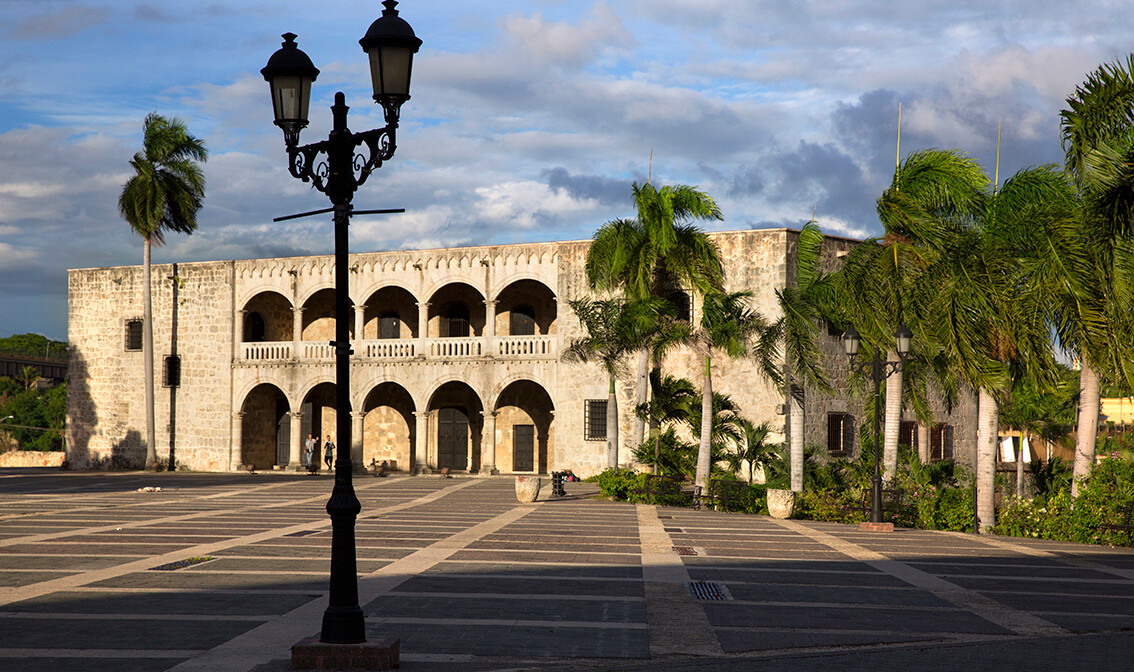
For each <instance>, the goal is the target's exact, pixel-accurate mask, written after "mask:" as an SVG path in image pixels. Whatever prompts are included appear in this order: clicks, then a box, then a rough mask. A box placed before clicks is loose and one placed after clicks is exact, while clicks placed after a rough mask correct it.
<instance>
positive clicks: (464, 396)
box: [429, 381, 484, 473]
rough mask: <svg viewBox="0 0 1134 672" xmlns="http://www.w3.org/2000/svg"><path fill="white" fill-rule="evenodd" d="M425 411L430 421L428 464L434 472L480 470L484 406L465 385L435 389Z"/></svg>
mask: <svg viewBox="0 0 1134 672" xmlns="http://www.w3.org/2000/svg"><path fill="white" fill-rule="evenodd" d="M429 409H430V411H432V412H433V413H431V415H432V416H433V417H434V422H433V431H432V432H431V435H432V438H433V439H434V440H433V441H432V445H431V446H430V451H429V452H430V455H429V463H430V464H431V465H433V466H436V467H437V468H438V469H444V468H446V467H448V468H449V469H451V470H453V471H468V472H470V473H471V472H473V471H476V470H477V469H478V468H479V467H480V450H481V434H482V433H483V430H484V417H483V410H484V405H483V404H482V403H481V401H480V397H479V396H477V393H476V392H475V391H474V390H473V389H472V388H471V387H469V386H468V384H466V383H461V382H455V381H454V382H449V383H445V384H444V385H442V386H441V387H439V388H437V391H436V392H434V393H433V398H432V399H431V400H430V403H429Z"/></svg>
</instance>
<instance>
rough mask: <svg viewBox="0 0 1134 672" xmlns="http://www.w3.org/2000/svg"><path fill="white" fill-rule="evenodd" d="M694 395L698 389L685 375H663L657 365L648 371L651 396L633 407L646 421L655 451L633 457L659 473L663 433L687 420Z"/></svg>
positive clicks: (695, 395)
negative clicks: (645, 455)
mask: <svg viewBox="0 0 1134 672" xmlns="http://www.w3.org/2000/svg"><path fill="white" fill-rule="evenodd" d="M697 396H698V395H697V388H695V387H693V383H691V382H689V381H688V380H686V379H685V378H675V377H673V376H664V377H663V376H662V374H661V370H660V369H656V368H655V369H654V370H652V371H650V399H649V401H647V402H646V403H644V404H641V405H639V406H638V407H637V409H635V410H636V413H637V415H638V417H640V418H643V419H644V420H646V421H648V422H649V426H650V439H651V442H652V443H653V446H654V452H653V456H652V459H640V458H639V457H638V454H637V453H635V459H636V460H638V461H639V462H642V463H643V464H652V465H654V473H655V474H657V473H659V465H660V463H661V461H660V453H661V444H662V435H663V434H664V433H665V432H666V431H668V430H669V429H672V427H673V425H675V424H680V423H688V422H689V409H690V407H691V406H692V405H693V403H694V399H696V397H697ZM643 445H644V444H643ZM643 454H648V453H643Z"/></svg>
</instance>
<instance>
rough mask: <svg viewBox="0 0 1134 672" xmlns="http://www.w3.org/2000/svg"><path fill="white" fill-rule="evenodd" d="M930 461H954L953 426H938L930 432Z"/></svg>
mask: <svg viewBox="0 0 1134 672" xmlns="http://www.w3.org/2000/svg"><path fill="white" fill-rule="evenodd" d="M929 459H931V460H951V459H953V425H943V424H936V425H934V426H933V429H932V430H931V431H930V432H929Z"/></svg>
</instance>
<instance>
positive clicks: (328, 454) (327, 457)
mask: <svg viewBox="0 0 1134 672" xmlns="http://www.w3.org/2000/svg"><path fill="white" fill-rule="evenodd" d="M334 460H335V444H333V443H331V438H330V437H327V444H326V445H325V446H323V461H324V462H326V463H327V468H328V469H330V468H332V467H333V466H334Z"/></svg>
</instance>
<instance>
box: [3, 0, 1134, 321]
mask: <svg viewBox="0 0 1134 672" xmlns="http://www.w3.org/2000/svg"><path fill="white" fill-rule="evenodd" d="M380 10H381V7H380V6H379V3H378V2H377V1H376V0H367V1H365V2H363V1H357V0H331V1H324V2H312V1H310V0H272V1H271V2H267V1H266V0H180V1H179V2H177V3H168V2H156V1H151V2H143V1H140V0H138V1H136V0H90V1H88V2H66V1H62V0H0V336H7V335H9V334H13V333H24V332H29V331H31V332H38V333H43V334H45V335H47V336H49V337H52V338H57V339H65V338H66V332H67V325H66V321H67V296H66V294H67V273H66V272H67V269H68V268H86V267H95V266H113V265H124V264H137V263H140V262H141V257H142V246H141V239H140V238H138V237H137V236H136V235H134V234H133V233H131V231H130V230H129V227H128V225H127V224H126V223H125V222H124V221H123V220H122V219H121V218H120V217H119V215H118V213H117V208H116V204H117V197H118V194H119V192H120V191H121V187H122V185H123V183H124V182H125V181H126V180H127V179H128V178H129V176H130V167H129V164H128V161H129V159H130V157H131V156H132V154H133V153H134V152H135V151H137V150H138V149H139V148H140V145H141V124H142V120H143V118H144V117H145V115H146V114H147V113H149V112H151V111H157V112H159V113H160V114H163V115H167V116H176V117H179V118H181V119H182V120H184V121H185V122H186V124H187V125H188V126H189V128H190V130H191V131H192V132H193V133H194V134H195V135H197V136H198V137H201V138H202V139H204V140H205V142H206V143H207V145H208V147H209V150H210V153H211V155H210V159H209V162H208V164H207V165H206V166H205V172H206V176H207V179H208V187H207V195H206V199H205V206H204V209H203V210H202V211H201V213H200V217H199V224H200V228H199V230H198V231H197V232H196V233H195V234H193V235H191V236H179V235H174V236H170V237H169V238H168V240H167V245H166V246H165V247H163V248H160V249H157V250H155V255H154V258H155V261H193V260H213V259H234V258H235V259H238V258H248V257H262V256H277V255H302V254H323V253H328V252H331V251H332V249H333V241H332V237H331V226H330V221H329V219H327V218H325V217H320V218H310V219H306V220H298V221H291V222H285V223H280V224H273V223H272V221H271V220H272V217H274V216H279V215H285V214H290V213H294V212H301V211H305V210H314V209H317V208H322V207H326V205H327V204H328V202H327V200H326V198H325V197H324V196H323V195H322V194H320V193H318V192H316V191H313V190H311V189H310V188H309V187H308V186H307V185H305V184H303V183H301V182H299V181H298V180H295V179H293V178H291V177H290V176H289V175H288V174H287V172H286V159H285V153H284V151H283V140H282V134H281V133H280V132H279V130H278V129H277V128H275V127H274V126H273V125H272V123H271V120H272V119H271V117H272V113H271V103H270V99H269V96H268V87H267V84H266V83H265V82H264V81H263V79H262V78H261V77H260V74H259V70H260V68H261V67H263V66H264V64H265V63H266V62H267V59H268V57H269V56H270V55H271V54H272V52H274V51H275V50H276V49H277V48H278V47H279V44H280V37H279V35H280V34H281V33H284V32H287V31H291V32H295V33H297V34H298V35H299V39H298V43H299V45H300V47H301V48H302V49H303V50H304V51H306V52H307V54H308V55H309V56H310V57H311V59H312V60H313V61H314V63H315V65H316V66H317V67H318V68H319V69H320V70H321V74H320V76H319V78H318V80H317V81H316V82H315V87H314V92H313V101H312V105H311V116H312V122H311V126H310V127H309V128H308V130H307V131H306V132H305V134H304V136H303V137H302V138H301V140H302V141H304V142H313V141H315V140H317V139H320V138H323V137H325V134H326V132H327V130H328V127H329V124H330V112H329V111H328V110H327V108H328V107H329V106H330V104H331V102H332V98H333V96H334V92H335V91H339V90H341V91H343V92H344V93H345V94H346V98H347V103H348V104H349V105H351V106H352V110H351V116H350V126H351V127H352V128H353V129H354V130H365V129H369V128H373V127H376V126H379V125H381V114H380V112H379V110H378V109H377V108H376V106H375V105H374V104H373V103H372V102H370V97H369V87H370V84H369V75H368V73H367V65H366V61H365V55H364V54H363V53H362V51H361V49H360V48H359V46H358V39H359V38H360V37H362V35H363V34H364V33H365V31H366V28H367V27H368V26H369V24H370V22H371V21H373V20H374V19H375V18H377V16H378V14H379V11H380ZM399 10H401V12H402V16H403V17H404V18H405V19H406V20H408V21H409V22H410V24H411V25H412V26H413V27H414V29H415V31H416V32H417V34H418V36H419V37H420V38H421V39H422V40H423V41H424V46H423V47H422V50H421V52H420V53H419V54H418V56H417V59H416V61H415V64H414V79H413V85H412V95H413V99H412V100H411V101H410V102H409V103H407V104H406V106H405V108H404V109H403V113H402V126H401V130H400V132H399V138H398V142H399V146H398V151H397V154H396V156H395V157H394V159H393V160H392V161H391V162H389V163H388V164H386V166H384V167H383V168H382V169H381V171H380V172H379V173H377V174H375V175H374V176H373V177H372V178H371V180H370V181H369V182H368V183H367V184H366V185H365V186H364V187H363V189H362V190H361V191H360V192H359V193H358V194H357V195H356V196H355V206H356V207H357V208H359V209H364V208H391V207H404V208H406V210H407V212H406V213H405V214H404V215H396V216H386V217H369V218H363V217H360V218H357V219H356V220H355V222H354V224H353V225H352V230H351V236H352V237H351V249H352V251H374V250H387V249H400V248H418V247H438V246H454V245H472V244H481V243H513V242H525V241H545V240H570V239H583V238H588V237H590V235H591V234H592V233H593V231H594V230H595V229H596V228H597V227H598V226H599V225H601V224H602V223H603V222H606V221H608V220H610V219H613V218H615V217H623V216H632V215H633V210H632V206H631V203H630V199H629V193H630V185H631V183H632V182H634V181H639V182H644V181H645V180H646V179H647V177H648V176H649V175H650V170H651V164H650V156H651V152H652V154H653V164H652V179H653V180H654V182H655V184H672V183H683V184H694V185H698V186H699V187H701V188H702V189H704V190H706V191H708V192H709V193H710V194H711V195H713V196H714V197H715V198H717V199H718V201H719V202H720V204H721V206H722V209H723V211H724V213H725V221H724V222H721V223H715V224H714V225H713V226H712V227H711V228H719V229H745V228H752V227H756V228H762V227H771V226H785V225H786V226H799V225H800V224H801V223H802V222H803V221H805V220H807V219H808V218H810V217H811V215H812V213H813V212H814V213H815V217H816V218H817V219H818V221H819V222H820V224H821V225H822V227H823V228H824V230H825V231H827V232H828V233H832V234H839V235H848V236H869V235H873V234H876V233H878V232H879V230H880V229H879V226H878V223H877V219H876V217H875V215H874V211H873V203H874V200H875V199H876V198H877V197H878V195H879V194H880V193H881V191H882V189H883V188H884V187H885V185H886V184H887V183H888V181H889V179H890V176H891V174H892V171H893V167H894V160H895V150H896V147H895V141H896V134H897V133H896V131H897V118H898V104H899V102H901V104H902V145H901V149H902V153H903V154H906V153H907V152H909V151H913V150H915V149H918V148H924V147H956V148H960V149H963V150H965V151H967V152H969V153H970V154H972V155H974V156H975V157H977V158H978V159H980V160H981V161H982V162H983V163H984V164H985V165H986V167H987V169H988V172H989V173H990V174H991V173H992V170H993V161H994V156H995V147H996V128H997V122H998V121H1002V122H1003V139H1002V149H1001V177H1002V179H1003V176H1005V175H1006V174H1010V173H1011V172H1014V171H1015V170H1017V169H1019V168H1021V167H1024V166H1028V165H1035V164H1040V163H1048V162H1059V161H1060V160H1061V157H1062V152H1061V149H1060V145H1059V135H1058V115H1059V110H1060V109H1062V107H1063V105H1064V100H1065V99H1066V97H1067V96H1068V95H1069V94H1070V93H1071V92H1072V91H1073V90H1074V87H1075V85H1076V84H1077V83H1079V82H1081V81H1082V80H1083V78H1084V75H1085V74H1086V73H1088V72H1089V71H1090V70H1092V69H1094V68H1095V67H1097V66H1098V65H1099V64H1100V63H1104V62H1109V61H1114V60H1116V59H1118V58H1120V57H1122V56H1123V55H1124V54H1126V53H1127V52H1128V51H1129V50H1130V49H1131V44H1130V42H1129V36H1130V35H1131V34H1132V32H1134V31H1132V28H1134V25H1132V24H1134V20H1132V19H1131V14H1130V12H1129V7H1128V5H1127V3H1125V2H1112V1H1109V0H1080V1H1079V2H1076V3H1074V4H1073V5H1068V4H1067V3H1066V2H1055V1H1053V0H1027V1H998V0H979V1H975V0H915V1H914V2H906V3H895V2H892V1H889V0H888V1H881V0H861V1H853V0H806V1H795V2H792V1H787V0H605V1H599V2H592V1H590V0H493V1H492V2H469V1H468V0H405V1H404V2H402V3H401V5H400V6H399Z"/></svg>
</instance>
